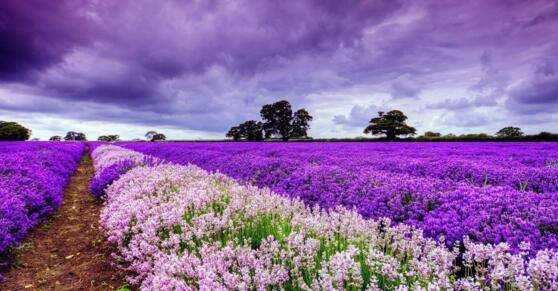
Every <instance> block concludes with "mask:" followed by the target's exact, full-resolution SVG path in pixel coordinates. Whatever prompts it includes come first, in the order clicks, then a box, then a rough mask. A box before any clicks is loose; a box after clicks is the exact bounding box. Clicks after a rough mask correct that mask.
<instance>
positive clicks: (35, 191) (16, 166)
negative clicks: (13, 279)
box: [0, 142, 84, 278]
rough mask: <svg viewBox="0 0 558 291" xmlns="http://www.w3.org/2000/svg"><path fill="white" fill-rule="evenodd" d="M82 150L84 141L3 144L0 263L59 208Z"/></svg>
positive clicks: (0, 158)
mask: <svg viewBox="0 0 558 291" xmlns="http://www.w3.org/2000/svg"><path fill="white" fill-rule="evenodd" d="M83 149H84V144H83V143H48V142H36V143H25V142H2V143H0V264H1V263H5V262H4V256H5V255H6V252H7V251H8V250H9V249H10V247H12V246H15V245H16V244H17V243H18V242H19V241H20V240H21V239H22V238H23V237H24V235H25V234H26V233H27V232H28V231H29V230H30V229H31V228H32V227H33V226H35V225H37V224H38V223H40V222H41V221H42V220H44V219H45V218H46V217H48V215H50V214H52V213H53V212H55V211H56V210H57V209H58V207H60V205H61V203H62V198H63V197H62V193H63V191H64V187H65V186H66V184H67V183H68V180H69V178H70V176H71V175H72V174H73V172H74V171H75V169H76V167H77V165H78V163H79V161H80V159H81V156H82V153H83ZM0 278H1V277H0Z"/></svg>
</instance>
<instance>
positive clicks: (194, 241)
mask: <svg viewBox="0 0 558 291" xmlns="http://www.w3.org/2000/svg"><path fill="white" fill-rule="evenodd" d="M93 155H94V156H95V158H96V160H97V162H96V163H95V166H96V170H102V169H103V168H104V169H106V168H110V165H111V164H115V163H119V162H120V161H122V160H126V159H135V158H137V157H138V153H137V152H134V151H131V150H126V149H123V148H120V147H116V146H106V147H100V148H98V149H97V150H96V151H95V152H94V153H93ZM324 173H326V174H325V175H324V176H323V179H325V180H327V181H336V180H337V179H339V178H342V177H339V176H336V172H335V169H334V168H330V169H328V171H325V172H324ZM311 176H314V175H311ZM329 177H332V178H329ZM320 179H321V178H319V179H317V180H315V181H319V180H320ZM101 226H102V228H103V230H104V231H105V233H106V234H107V237H108V240H109V241H110V242H112V243H114V244H115V245H116V249H117V252H116V253H114V254H113V256H114V258H115V259H116V260H117V262H118V263H117V265H118V266H120V267H121V268H123V269H124V270H126V271H127V272H128V277H127V280H128V282H129V283H131V284H133V285H137V286H138V287H139V288H140V289H141V290H424V291H426V290H556V289H557V288H558V268H557V267H558V253H557V252H556V251H553V250H541V251H538V252H536V254H535V255H533V256H532V257H529V256H528V250H529V249H530V245H529V243H521V244H520V246H519V252H518V253H515V254H514V253H511V252H510V249H509V245H508V244H506V243H499V244H495V245H492V244H479V243H474V242H471V241H470V240H469V238H468V237H464V238H463V244H462V245H461V246H460V247H455V248H452V249H450V248H447V247H446V246H445V245H444V244H443V243H438V242H436V241H434V240H432V239H429V238H425V237H424V236H423V232H422V231H421V230H420V229H418V228H415V227H412V226H408V225H406V224H397V225H391V222H390V219H388V218H382V219H379V220H375V219H364V218H363V217H362V216H361V215H360V214H358V213H356V212H354V211H350V210H347V209H346V208H344V207H340V206H338V207H335V208H334V209H330V210H328V211H324V210H322V209H321V208H320V207H312V208H310V207H308V205H307V203H303V202H302V201H301V200H300V199H298V198H291V197H281V196H280V195H277V194H275V193H273V192H271V191H269V190H268V189H261V188H258V187H254V186H251V185H241V184H239V183H237V182H236V181H234V180H233V179H231V178H229V177H227V176H225V175H222V174H211V173H208V172H206V171H204V170H201V169H200V168H198V167H196V166H193V165H188V166H181V165H176V164H173V163H166V164H165V163H161V165H156V166H151V165H139V166H137V167H135V168H134V169H131V170H130V171H128V172H127V173H125V174H123V175H122V176H121V177H120V178H119V179H117V180H116V181H115V182H114V183H112V184H111V185H110V186H108V188H107V189H106V201H105V203H104V207H103V210H102V212H101Z"/></svg>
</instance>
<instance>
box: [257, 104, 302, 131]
mask: <svg viewBox="0 0 558 291" xmlns="http://www.w3.org/2000/svg"><path fill="white" fill-rule="evenodd" d="M260 115H261V117H262V120H263V130H264V133H265V137H266V138H270V137H272V136H279V137H281V139H282V140H283V141H288V140H289V139H290V138H293V137H306V136H307V131H308V129H309V128H310V124H309V122H310V121H311V120H312V116H311V115H310V114H309V113H308V111H306V109H304V108H302V109H299V110H298V111H296V112H295V114H294V115H293V110H292V108H291V103H289V101H287V100H281V101H278V102H275V103H273V104H266V105H264V106H263V107H262V110H260Z"/></svg>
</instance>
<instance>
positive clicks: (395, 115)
mask: <svg viewBox="0 0 558 291" xmlns="http://www.w3.org/2000/svg"><path fill="white" fill-rule="evenodd" d="M405 120H407V116H406V115H405V114H404V113H403V112H401V111H399V110H392V111H389V112H387V113H385V112H382V111H380V112H378V117H374V118H372V119H371V120H370V124H368V126H367V127H366V128H365V129H364V133H365V134H368V133H371V134H373V135H378V134H385V135H386V138H387V139H388V140H394V139H396V138H397V136H398V135H414V134H415V132H416V129H415V128H414V127H412V126H409V125H407V123H405Z"/></svg>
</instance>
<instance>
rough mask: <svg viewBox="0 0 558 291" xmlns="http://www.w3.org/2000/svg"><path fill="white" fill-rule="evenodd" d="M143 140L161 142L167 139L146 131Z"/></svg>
mask: <svg viewBox="0 0 558 291" xmlns="http://www.w3.org/2000/svg"><path fill="white" fill-rule="evenodd" d="M145 138H147V140H148V141H161V140H166V139H167V137H166V136H165V135H164V134H162V133H160V132H156V131H153V130H151V131H148V132H147V133H146V134H145Z"/></svg>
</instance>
